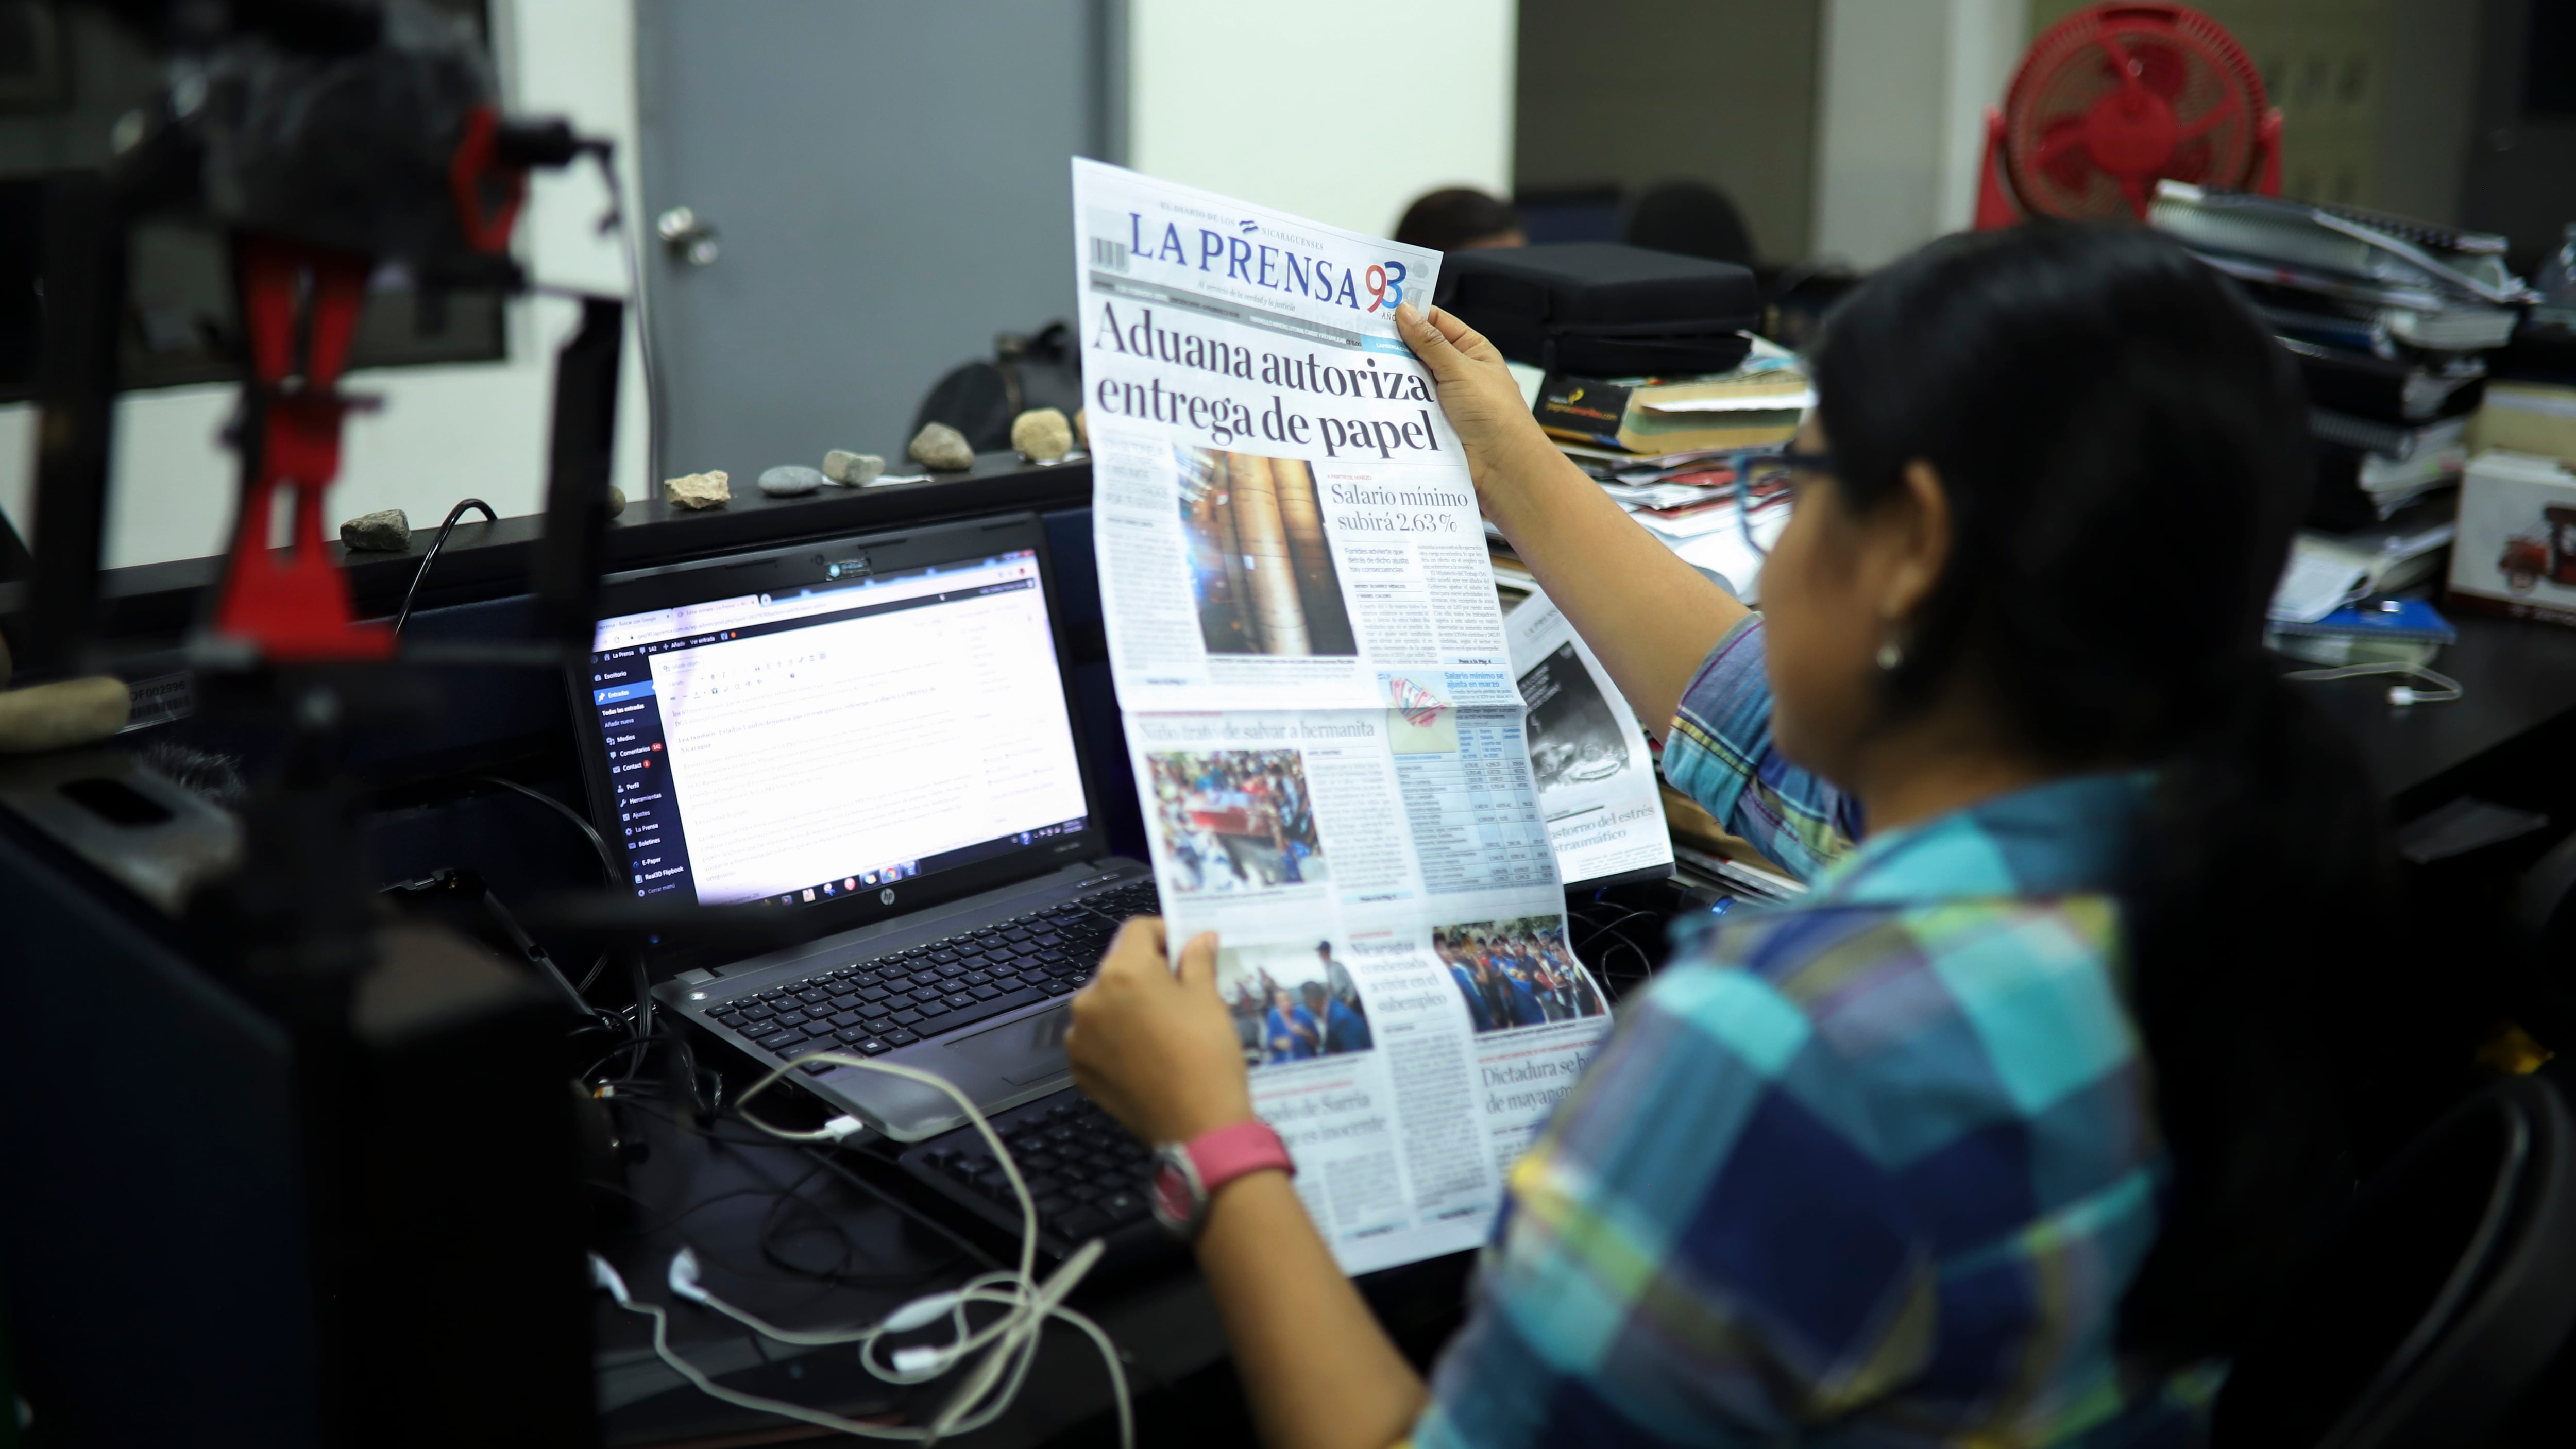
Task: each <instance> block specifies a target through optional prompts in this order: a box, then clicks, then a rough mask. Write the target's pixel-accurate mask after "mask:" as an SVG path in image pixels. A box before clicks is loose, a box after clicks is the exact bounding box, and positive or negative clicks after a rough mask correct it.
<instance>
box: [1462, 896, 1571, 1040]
mask: <svg viewBox="0 0 2576 1449" xmlns="http://www.w3.org/2000/svg"><path fill="white" fill-rule="evenodd" d="M1431 949H1432V950H1433V951H1434V952H1435V953H1437V954H1438V955H1439V957H1440V964H1442V965H1443V966H1446V967H1447V968H1448V969H1449V980H1450V981H1451V983H1452V984H1454V985H1455V986H1456V987H1457V988H1458V994H1459V995H1460V996H1462V997H1464V998H1466V1002H1467V1015H1468V1017H1469V1019H1470V1020H1472V1021H1473V1022H1474V1023H1475V1025H1476V1030H1478V1031H1479V1032H1487V1031H1510V1030H1512V1029H1514V1028H1516V1027H1524V1026H1545V1025H1547V1024H1548V1023H1549V1022H1554V1021H1573V1020H1576V1019H1577V1018H1580V1017H1586V1016H1599V1015H1601V1014H1602V1012H1603V1011H1604V1010H1605V1009H1606V1008H1605V1007H1604V1006H1603V1005H1602V1002H1601V994H1600V992H1599V991H1598V990H1596V989H1595V988H1594V986H1593V984H1592V976H1591V973H1589V972H1587V971H1585V970H1584V969H1583V968H1582V967H1581V966H1580V965H1579V964H1577V963H1576V961H1575V959H1574V951H1573V949H1572V948H1571V947H1569V946H1568V945H1567V944H1566V940H1565V924H1564V922H1563V920H1562V919H1561V918H1558V917H1555V916H1520V917H1516V918H1514V919H1511V920H1505V921H1468V922H1464V923H1461V924H1459V925H1455V926H1438V927H1434V928H1433V930H1432V932H1431Z"/></svg>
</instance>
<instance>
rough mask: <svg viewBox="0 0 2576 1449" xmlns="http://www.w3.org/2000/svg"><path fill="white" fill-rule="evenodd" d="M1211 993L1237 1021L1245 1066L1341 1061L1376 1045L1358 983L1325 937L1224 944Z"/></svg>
mask: <svg viewBox="0 0 2576 1449" xmlns="http://www.w3.org/2000/svg"><path fill="white" fill-rule="evenodd" d="M1216 994H1217V998H1218V999H1219V1000H1221V1001H1223V1002H1224V1003H1225V1009H1226V1010H1227V1011H1228V1012H1229V1013H1231V1014H1232V1015H1233V1017H1234V1031H1235V1035H1236V1037H1237V1038H1239V1039H1240V1040H1241V1042H1242V1043H1243V1060H1244V1062H1245V1064H1246V1065H1249V1066H1253V1067H1275V1066H1283V1065H1286V1064H1287V1063H1290V1062H1304V1061H1312V1060H1314V1059H1315V1058H1317V1057H1332V1056H1346V1055H1348V1054H1350V1053H1352V1052H1364V1051H1367V1050H1368V1049H1369V1048H1370V1047H1371V1046H1373V1045H1374V1044H1375V1042H1374V1040H1373V1039H1372V1038H1371V1036H1370V1034H1369V1020H1368V1008H1367V1007H1366V1006H1365V1005H1363V1004H1362V1003H1361V1001H1360V989H1359V983H1358V982H1356V981H1353V980H1352V979H1351V973H1350V971H1349V969H1348V968H1346V967H1345V966H1343V965H1342V963H1341V961H1340V960H1339V959H1337V958H1336V957H1335V956H1334V954H1333V943H1332V942H1331V941H1329V940H1316V941H1291V942H1273V943H1260V944H1253V945H1232V944H1229V945H1226V946H1224V947H1221V948H1220V949H1219V950H1218V951H1217V953H1216Z"/></svg>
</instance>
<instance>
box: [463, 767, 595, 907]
mask: <svg viewBox="0 0 2576 1449" xmlns="http://www.w3.org/2000/svg"><path fill="white" fill-rule="evenodd" d="M475 778H476V779H477V780H479V781H481V782H482V783H484V784H486V785H498V786H500V787H501V788H502V789H504V790H516V791H518V792H519V793H520V794H522V795H525V796H527V797H528V798H529V799H531V800H534V801H536V802H537V803H538V804H540V805H543V806H544V807H546V808H547V809H549V810H552V811H553V812H555V813H556V814H557V815H560V816H562V817H563V818H565V819H566V820H569V821H571V822H572V824H573V828H574V829H576V830H578V831H580V832H581V833H582V834H583V835H584V836H585V837H587V838H588V839H589V841H590V848H591V849H592V850H595V851H597V852H599V873H600V875H601V876H602V877H603V878H604V879H606V880H607V882H608V883H609V884H610V885H618V884H621V883H623V881H624V880H625V878H626V873H625V872H624V871H622V870H620V869H618V866H617V857H616V856H615V855H612V854H611V853H609V849H608V841H607V840H606V839H605V838H603V837H602V836H601V835H600V833H599V831H598V830H596V829H594V828H593V827H592V825H591V823H590V821H589V820H588V819H587V818H586V817H584V816H583V815H582V813H581V812H580V811H578V810H575V809H574V808H572V807H571V806H569V805H566V804H565V803H564V802H562V801H561V800H558V799H556V798H555V797H554V796H552V795H549V794H547V793H546V792H545V791H543V790H531V789H529V788H528V787H527V786H525V785H522V784H520V783H519V782H518V781H516V780H505V779H503V778H501V777H500V776H498V775H477V776H475Z"/></svg>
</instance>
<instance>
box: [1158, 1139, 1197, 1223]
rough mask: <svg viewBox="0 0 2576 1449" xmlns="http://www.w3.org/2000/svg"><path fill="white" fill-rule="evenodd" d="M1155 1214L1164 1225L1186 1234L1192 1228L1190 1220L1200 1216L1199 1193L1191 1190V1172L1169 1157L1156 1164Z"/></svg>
mask: <svg viewBox="0 0 2576 1449" xmlns="http://www.w3.org/2000/svg"><path fill="white" fill-rule="evenodd" d="M1154 1216H1155V1218H1156V1219H1157V1220H1159V1221H1160V1222H1161V1223H1162V1225H1163V1226H1164V1227H1167V1228H1170V1229H1171V1230H1172V1231H1173V1232H1176V1233H1184V1234H1185V1233H1187V1232H1188V1231H1189V1230H1190V1220H1191V1219H1192V1218H1194V1217H1196V1216H1198V1202H1197V1195H1196V1194H1194V1193H1192V1192H1191V1191H1190V1179H1189V1174H1187V1173H1185V1172H1183V1171H1181V1167H1180V1164H1179V1163H1176V1162H1174V1161H1172V1160H1171V1159H1169V1158H1165V1159H1164V1160H1163V1161H1161V1162H1159V1163H1156V1164H1155V1166H1154Z"/></svg>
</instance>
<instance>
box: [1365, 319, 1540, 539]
mask: <svg viewBox="0 0 2576 1449" xmlns="http://www.w3.org/2000/svg"><path fill="white" fill-rule="evenodd" d="M1395 326H1396V330H1397V331H1398V332H1400V333H1402V334H1403V337H1404V343H1405V345H1406V346H1407V347H1410V348H1412V349H1413V355H1414V356H1416V357H1418V358H1420V359H1422V365H1423V366H1425V367H1427V368H1429V369H1431V380H1432V381H1433V382H1434V383H1435V384H1437V385H1438V387H1439V390H1440V410H1441V411H1442V412H1444V413H1447V414H1448V415H1449V426H1450V427H1452V428H1454V429H1456V430H1457V433H1458V441H1459V442H1461V443H1463V444H1465V445H1466V448H1467V471H1468V473H1469V474H1470V475H1471V476H1472V477H1473V478H1474V479H1475V480H1476V490H1477V492H1478V493H1480V494H1482V495H1484V497H1485V501H1486V505H1487V511H1489V512H1490V511H1491V509H1492V504H1493V493H1494V490H1496V489H1497V488H1508V487H1509V486H1510V485H1511V482H1512V479H1513V478H1514V476H1515V474H1517V473H1520V472H1521V471H1522V470H1525V469H1528V468H1530V467H1532V466H1533V462H1532V460H1533V459H1535V460H1538V462H1540V463H1547V462H1553V461H1555V460H1556V459H1557V457H1558V454H1557V451H1556V447H1555V445H1554V444H1552V443H1550V442H1549V441H1548V440H1547V434H1545V433H1543V432H1541V431H1539V426H1538V419H1536V418H1534V417H1532V416H1530V410H1529V404H1528V403H1526V402H1524V401H1522V400H1521V387H1520V384H1519V383H1517V382H1514V381H1513V380H1512V374H1511V370H1510V369H1509V368H1507V367H1505V366H1504V365H1503V354H1502V353H1500V352H1498V351H1496V350H1495V349H1494V344H1492V343H1490V342H1488V341H1486V340H1485V339H1484V336H1483V334H1481V333H1479V332H1477V331H1476V329H1475V328H1473V327H1470V326H1468V325H1467V324H1466V323H1464V322H1461V321H1459V320H1458V319H1457V318H1455V317H1452V316H1450V315H1449V314H1448V313H1446V312H1443V311H1441V310H1440V309H1439V308H1437V307H1434V308H1432V309H1431V312H1430V315H1429V316H1427V317H1426V316H1425V315H1423V314H1422V313H1420V312H1417V311H1415V310H1414V307H1413V304H1412V303H1410V302H1407V303H1405V304H1404V305H1403V306H1401V307H1398V308H1397V309H1396V311H1395Z"/></svg>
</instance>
